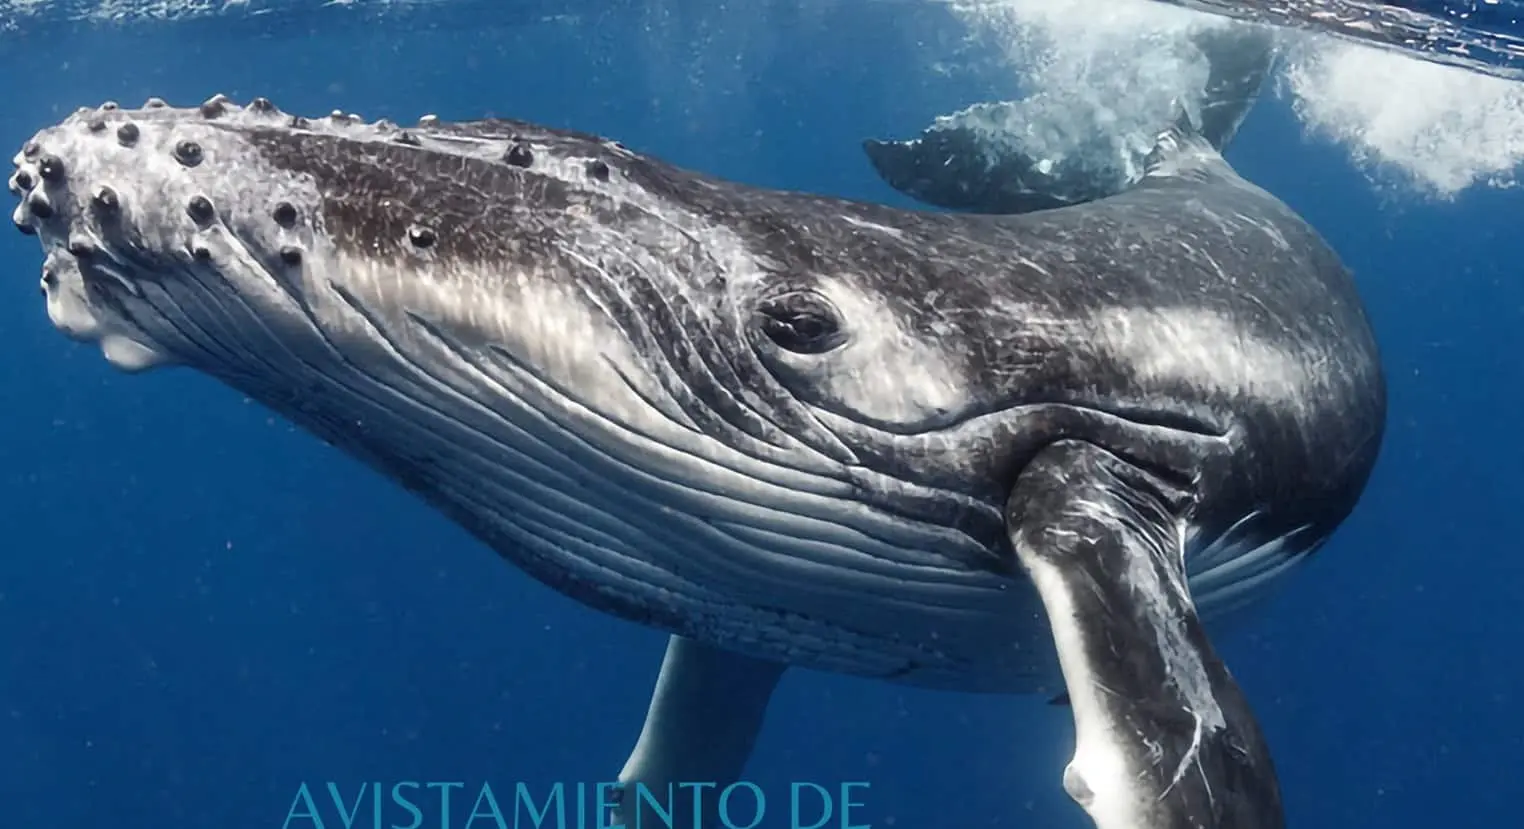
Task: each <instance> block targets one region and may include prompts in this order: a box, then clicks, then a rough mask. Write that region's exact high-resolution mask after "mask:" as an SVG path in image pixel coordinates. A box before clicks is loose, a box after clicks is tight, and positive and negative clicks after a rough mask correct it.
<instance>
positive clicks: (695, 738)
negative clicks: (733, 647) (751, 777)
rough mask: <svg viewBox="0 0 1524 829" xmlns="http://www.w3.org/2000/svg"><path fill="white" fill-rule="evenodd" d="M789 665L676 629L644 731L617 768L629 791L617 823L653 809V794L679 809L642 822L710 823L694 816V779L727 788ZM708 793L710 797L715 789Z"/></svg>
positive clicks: (747, 754)
mask: <svg viewBox="0 0 1524 829" xmlns="http://www.w3.org/2000/svg"><path fill="white" fill-rule="evenodd" d="M785 667H786V666H784V665H781V664H778V663H775V662H764V661H762V660H758V659H753V658H751V657H748V656H742V655H740V654H736V653H731V652H729V651H723V650H719V649H716V648H711V647H709V646H707V645H701V644H699V643H697V642H694V641H693V640H691V639H685V638H683V637H681V636H673V637H672V638H671V640H669V641H668V643H667V654H666V657H665V658H664V659H663V660H662V665H661V673H660V675H659V676H658V677H657V680H656V690H655V691H654V693H653V694H652V695H651V706H650V709H649V710H648V711H647V713H646V722H645V725H644V726H643V727H642V728H641V731H640V739H639V740H638V741H637V742H636V744H635V750H634V751H633V752H631V753H630V758H629V760H627V761H626V762H625V764H624V770H623V771H621V772H620V773H619V782H620V783H621V784H624V792H623V796H622V805H621V806H620V807H619V808H618V809H616V810H615V813H614V817H615V821H614V825H616V826H617V825H620V824H623V825H625V826H634V825H636V824H635V821H634V811H633V810H634V809H637V808H639V809H647V810H649V809H650V808H651V807H650V806H649V805H648V804H647V805H643V804H642V801H643V800H644V799H646V798H648V797H649V798H653V799H654V800H655V801H656V802H657V803H658V804H659V806H660V807H663V808H667V807H672V808H675V809H676V810H677V813H676V814H675V815H673V818H674V819H673V820H672V821H671V822H670V823H669V822H667V820H666V817H665V816H660V819H658V820H654V821H653V820H652V819H650V818H647V819H645V820H643V821H642V823H643V824H644V825H649V826H668V825H671V826H704V827H708V826H709V825H710V824H709V823H705V822H700V823H695V822H694V821H693V818H692V812H691V809H692V804H693V803H694V786H695V785H702V784H714V787H715V789H722V788H724V787H725V786H726V785H728V784H730V783H734V782H736V781H737V780H739V779H740V777H741V773H742V772H743V771H744V770H745V767H746V761H747V759H748V758H749V757H750V756H751V751H752V746H753V745H755V743H756V739H757V734H758V732H760V731H761V729H762V720H763V718H764V716H765V715H766V713H767V704H768V702H769V700H771V699H772V694H773V689H775V688H776V687H777V685H778V680H779V679H780V678H781V677H782V676H783V672H784V670H785ZM637 783H638V784H640V785H639V786H636V785H635V784H637ZM669 793H670V797H669ZM703 794H704V798H703V799H704V801H705V802H706V803H708V804H711V805H712V804H713V803H714V802H715V799H716V796H717V794H718V792H717V791H715V790H713V789H711V790H709V791H707V792H704V793H703ZM647 814H653V813H651V812H649V811H648V812H647ZM700 817H701V819H702V818H706V817H711V816H709V815H701V816H700Z"/></svg>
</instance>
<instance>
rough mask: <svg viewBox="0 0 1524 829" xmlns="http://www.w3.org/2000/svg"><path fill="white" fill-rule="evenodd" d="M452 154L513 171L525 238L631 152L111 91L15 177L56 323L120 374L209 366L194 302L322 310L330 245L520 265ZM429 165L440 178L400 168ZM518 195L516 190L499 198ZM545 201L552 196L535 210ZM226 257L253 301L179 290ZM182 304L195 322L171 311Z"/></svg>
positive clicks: (49, 135)
mask: <svg viewBox="0 0 1524 829" xmlns="http://www.w3.org/2000/svg"><path fill="white" fill-rule="evenodd" d="M340 144H343V145H344V146H343V148H342V149H340V148H339V147H338V145H340ZM409 155H411V158H410V157H409ZM423 155H431V156H433V159H432V161H422V160H418V159H419V157H420V156H423ZM445 157H453V159H454V163H457V164H466V163H471V164H474V165H475V167H476V170H475V172H476V173H477V174H478V175H479V174H480V173H481V170H482V168H483V166H484V165H485V166H486V168H487V169H488V172H489V173H491V174H494V175H498V176H501V177H505V178H510V179H511V178H512V177H513V176H514V175H515V174H516V175H517V177H518V181H517V182H516V183H513V182H510V184H509V185H502V186H499V187H497V188H495V189H493V190H492V191H490V195H491V196H493V197H495V200H496V201H497V202H498V205H497V206H498V207H504V206H505V205H504V204H503V203H504V202H513V203H512V204H511V205H507V206H506V207H507V209H511V210H517V211H518V214H517V215H516V218H517V219H518V220H519V221H518V223H517V225H516V227H519V228H522V229H523V230H524V231H525V232H526V233H532V232H533V231H534V230H536V229H537V228H538V229H540V230H543V231H546V232H551V231H554V232H556V233H558V234H562V235H564V233H563V231H564V228H562V227H559V226H558V227H553V228H552V227H550V225H551V224H552V223H553V222H555V221H557V219H556V218H555V217H557V216H566V215H571V216H573V217H575V216H576V212H577V211H578V210H582V211H584V213H585V212H586V211H587V209H588V208H587V207H586V205H585V204H583V203H584V202H587V201H588V200H589V199H595V198H596V194H595V193H593V192H591V191H592V190H595V189H596V188H598V187H600V186H602V185H607V184H609V182H610V181H611V179H612V178H615V177H617V175H618V174H617V172H616V169H617V167H618V166H619V165H620V163H621V161H622V160H624V159H627V158H634V157H635V156H633V154H631V153H629V152H628V151H627V150H625V149H624V148H623V147H622V146H621V145H619V144H618V143H617V142H611V141H606V140H604V139H601V138H599V137H596V136H591V135H585V134H581V133H574V132H570V131H558V130H552V129H549V128H544V127H539V126H536V125H532V124H528V123H524V122H518V121H507V120H495V121H479V122H470V123H464V124H450V123H444V122H441V121H440V120H439V119H438V118H436V117H434V116H425V117H423V118H421V119H419V121H418V124H417V125H416V126H415V127H412V128H404V127H401V126H398V125H397V124H395V123H392V122H390V121H386V120H382V121H376V122H365V121H363V120H362V119H361V118H360V117H359V116H356V115H350V114H345V113H343V112H338V111H335V112H333V113H332V114H331V115H328V116H325V117H313V118H309V117H304V116H299V115H291V114H288V113H285V112H282V111H281V110H280V109H279V108H277V107H276V106H275V105H274V104H272V103H271V102H270V101H269V100H268V99H265V98H255V99H253V100H252V101H250V102H248V103H247V104H245V105H242V106H240V105H238V104H236V103H234V102H233V101H232V100H231V99H229V98H227V97H226V96H223V95H216V96H213V97H212V98H209V99H207V100H206V101H205V102H203V103H202V104H200V105H199V106H197V107H191V108H176V107H171V106H169V105H168V104H166V103H165V102H164V101H163V100H161V99H157V98H151V99H149V100H148V101H147V102H146V103H145V104H144V105H143V106H142V107H141V108H139V109H135V110H129V109H124V108H122V107H120V106H118V105H116V104H115V103H111V102H107V103H105V104H102V105H101V106H99V107H95V108H93V109H92V108H81V109H80V110H78V111H76V112H75V113H74V114H72V115H70V116H69V117H67V118H66V119H64V120H63V121H62V122H61V123H59V124H57V125H55V126H52V127H49V128H46V129H44V130H42V131H40V132H39V133H37V134H36V135H35V136H34V137H32V138H31V139H30V140H28V141H27V142H26V143H25V144H24V146H23V148H22V150H21V152H20V153H18V154H17V155H16V156H15V158H14V159H13V163H14V166H15V171H14V172H13V174H12V175H11V177H10V190H11V192H12V193H13V194H15V195H16V196H18V197H19V198H20V204H19V205H18V206H17V207H16V208H15V211H14V213H13V216H12V218H13V221H14V223H15V225H16V227H17V228H18V230H20V231H21V232H23V233H26V234H30V235H36V236H38V237H39V240H40V241H41V243H42V246H43V249H44V252H45V256H46V258H45V262H44V266H43V278H42V286H41V287H42V292H43V294H44V295H45V296H46V297H47V300H48V312H49V316H50V318H51V319H52V321H53V322H54V324H55V326H56V327H58V328H59V329H60V330H62V331H63V332H64V333H66V334H68V335H69V336H71V337H74V338H76V339H80V340H85V341H98V342H99V343H100V344H101V347H102V349H103V350H104V352H105V354H106V356H107V358H108V359H109V360H110V361H111V362H112V363H113V364H115V365H117V366H118V367H119V368H122V369H126V370H140V369H144V368H149V367H153V366H156V365H163V364H168V363H197V362H199V360H198V359H197V357H204V356H206V355H207V352H212V351H218V350H219V348H218V344H217V343H216V342H211V341H208V340H215V339H216V332H209V331H198V330H194V329H196V327H197V326H196V324H197V323H205V322H206V318H205V315H204V314H200V316H199V317H198V314H199V312H197V311H192V310H191V309H190V308H188V307H184V306H185V304H186V302H192V304H194V303H195V302H199V303H201V304H202V305H204V306H208V307H211V308H212V309H213V310H214V311H216V312H218V313H221V314H223V315H224V316H226V315H228V314H229V313H233V312H235V311H240V310H241V311H244V312H249V314H248V315H249V316H250V317H258V318H260V321H261V322H262V323H267V322H268V321H269V320H271V319H276V320H279V319H281V318H282V315H281V314H278V313H263V312H269V311H271V310H272V308H273V307H274V306H282V307H283V308H284V309H285V310H291V308H292V307H300V306H307V305H310V304H311V301H312V300H313V297H312V296H311V294H312V293H313V291H314V290H315V289H316V287H317V286H314V285H312V284H310V283H309V280H310V279H311V278H312V275H311V274H308V273H305V271H306V270H308V269H307V268H306V267H304V266H305V265H311V264H314V263H316V262H318V261H320V260H322V258H323V257H325V256H326V257H328V259H329V260H330V264H332V263H331V260H332V259H333V258H334V256H335V252H336V251H337V252H339V253H342V252H343V251H344V249H347V250H348V251H349V252H351V253H353V254H355V255H356V256H358V257H360V258H364V259H368V260H372V261H381V260H385V259H387V258H392V259H396V258H398V257H403V258H411V259H412V260H416V261H414V262H412V263H411V264H414V265H418V266H421V268H422V269H424V270H426V269H427V266H428V264H429V262H430V261H431V260H433V261H434V263H435V264H438V263H440V262H441V261H444V260H455V261H459V260H460V259H461V258H466V259H476V260H477V261H478V262H483V261H496V262H504V261H509V260H508V259H506V258H505V257H504V255H503V254H504V250H503V244H501V243H502V242H503V240H502V239H501V238H500V237H501V236H502V235H503V234H502V233H501V232H500V231H501V229H502V224H501V222H499V223H498V224H497V225H496V226H495V227H486V226H484V224H483V217H482V216H481V213H482V212H483V211H482V210H481V209H480V204H478V203H472V204H465V203H462V200H461V199H460V198H459V192H460V189H461V188H460V187H459V186H457V187H456V192H455V193H454V194H453V195H455V196H456V198H455V199H454V200H453V203H452V202H451V199H450V198H449V197H450V196H451V195H452V194H450V193H444V194H443V195H442V196H441V194H440V192H439V188H436V191H435V192H430V190H429V186H430V179H433V180H434V183H436V184H437V183H439V180H440V179H441V178H447V177H449V176H450V174H451V173H452V172H454V170H452V169H451V167H450V164H451V163H452V161H450V160H443V161H441V159H442V158H445ZM427 163H433V164H434V165H435V167H436V168H437V169H433V170H430V171H429V173H432V175H429V174H424V175H409V174H407V171H406V170H398V171H397V172H395V173H393V174H390V175H388V173H387V168H388V167H393V168H396V167H402V168H405V167H408V166H410V165H413V164H418V165H422V164H427ZM531 179H533V180H531ZM546 182H549V183H550V185H547V184H546ZM454 184H456V185H460V184H461V182H454ZM478 184H480V182H476V181H474V182H469V183H467V184H466V187H467V188H469V187H471V186H473V185H478ZM551 185H553V186H551ZM478 189H481V188H478ZM514 192H517V193H518V194H519V195H520V196H521V197H520V198H517V199H505V198H503V197H504V196H505V195H510V194H512V193H514ZM478 195H480V194H478ZM485 200H486V198H485V196H483V197H482V201H485ZM537 206H543V207H544V208H545V209H544V210H543V211H540V212H539V213H538V215H533V214H535V213H536V208H537ZM568 211H569V214H568ZM498 218H499V219H501V218H502V217H501V216H499V217H498ZM493 230H497V231H499V232H492V231H493ZM494 242H495V243H498V244H497V246H496V247H495V248H493V249H491V250H486V249H484V248H487V247H491V246H492V243H494ZM520 253H521V258H522V256H528V254H527V253H523V252H522V251H520ZM230 268H234V269H236V270H237V272H238V273H240V274H243V275H247V276H249V277H251V278H250V279H247V280H244V281H242V282H240V283H239V284H237V285H236V286H234V287H235V288H236V290H234V291H233V292H231V294H232V295H234V296H236V298H237V300H238V301H240V302H242V303H244V304H245V305H247V306H249V307H247V308H243V309H233V308H232V307H231V304H230V303H229V292H228V291H226V290H225V289H226V288H227V287H228V286H227V285H226V284H223V285H222V286H221V287H220V288H218V289H215V290H214V289H212V288H211V287H210V284H208V285H206V286H203V287H204V290H202V291H201V292H199V296H198V297H193V298H189V299H188V298H187V297H186V296H185V295H184V291H185V286H186V285H188V284H190V283H193V282H194V281H196V280H197V279H200V280H201V281H202V282H205V283H211V282H215V281H217V280H221V281H223V282H224V283H226V282H227V272H228V271H229V269H230ZM335 270H336V269H335V268H329V269H328V272H329V273H330V274H332V273H334V272H335ZM413 270H415V271H416V270H419V268H414V269H413ZM177 297H178V298H177ZM219 305H222V306H223V307H216V306H219ZM176 306H180V307H176ZM202 310H205V309H202ZM306 310H308V311H310V310H311V309H310V308H307V309H306ZM181 312H183V314H182V315H183V316H184V317H185V319H181V320H179V321H178V322H179V323H182V324H176V321H174V320H170V321H168V323H166V318H167V317H172V316H175V315H176V314H178V313H181ZM287 316H289V315H287ZM309 316H310V314H309ZM248 321H249V320H247V319H246V320H245V322H248ZM203 327H204V326H203ZM150 329H151V330H150ZM271 333H273V334H275V335H276V336H277V337H279V335H281V334H282V333H289V332H281V331H275V332H271ZM224 350H225V349H224ZM203 367H205V366H203Z"/></svg>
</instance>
